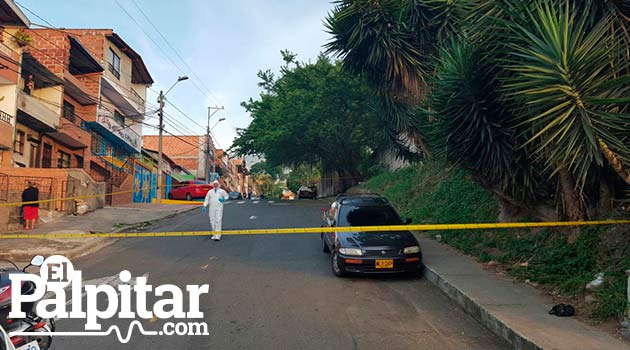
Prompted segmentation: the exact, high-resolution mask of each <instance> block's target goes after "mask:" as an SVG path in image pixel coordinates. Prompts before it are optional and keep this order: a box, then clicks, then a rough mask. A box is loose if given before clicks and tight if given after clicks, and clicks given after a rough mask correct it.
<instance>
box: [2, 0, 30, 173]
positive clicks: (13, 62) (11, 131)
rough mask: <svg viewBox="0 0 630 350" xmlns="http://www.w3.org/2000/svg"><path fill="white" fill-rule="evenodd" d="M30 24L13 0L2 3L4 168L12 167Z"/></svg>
mask: <svg viewBox="0 0 630 350" xmlns="http://www.w3.org/2000/svg"><path fill="white" fill-rule="evenodd" d="M29 25H30V21H29V19H28V18H27V17H26V16H25V15H24V13H22V11H21V10H20V8H19V7H18V6H17V5H16V4H15V2H13V0H0V166H3V167H10V166H11V162H12V151H13V144H14V140H15V125H16V113H17V102H18V91H19V90H20V89H19V86H18V85H19V80H20V79H19V78H20V67H21V62H22V47H23V44H24V43H21V42H20V41H19V40H18V38H20V37H21V34H22V33H23V32H24V30H25V29H26V28H28V26H29Z"/></svg>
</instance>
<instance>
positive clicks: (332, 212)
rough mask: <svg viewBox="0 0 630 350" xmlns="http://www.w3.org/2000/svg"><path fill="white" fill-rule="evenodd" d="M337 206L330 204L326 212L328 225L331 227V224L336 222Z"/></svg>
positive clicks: (336, 204)
mask: <svg viewBox="0 0 630 350" xmlns="http://www.w3.org/2000/svg"><path fill="white" fill-rule="evenodd" d="M338 207H339V204H338V203H337V202H334V203H333V204H331V206H330V209H329V210H328V217H327V220H328V225H332V223H333V222H337V212H338V210H337V209H338Z"/></svg>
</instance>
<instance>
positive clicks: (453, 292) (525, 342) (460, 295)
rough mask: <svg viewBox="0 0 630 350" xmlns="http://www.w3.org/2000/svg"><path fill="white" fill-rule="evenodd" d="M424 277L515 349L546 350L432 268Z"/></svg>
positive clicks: (427, 268)
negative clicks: (495, 315)
mask: <svg viewBox="0 0 630 350" xmlns="http://www.w3.org/2000/svg"><path fill="white" fill-rule="evenodd" d="M423 276H424V277H425V278H426V279H427V280H429V281H430V282H431V283H433V284H434V285H435V286H436V287H438V288H440V290H442V292H444V294H446V295H447V296H448V297H449V298H450V299H452V300H453V301H455V302H457V304H459V305H460V306H461V307H462V308H463V309H464V310H465V311H466V312H467V313H468V314H469V315H470V316H472V317H473V318H474V319H475V320H477V321H478V322H480V323H481V324H482V325H483V326H485V327H486V328H488V329H489V330H490V331H491V332H492V333H494V334H496V335H497V336H499V337H501V338H503V339H504V340H505V341H506V342H508V343H509V344H510V345H512V346H513V347H514V349H516V350H544V349H543V348H542V347H540V346H538V345H536V344H535V343H533V342H532V341H531V340H529V339H527V338H525V337H524V336H523V335H521V334H519V333H517V332H516V331H515V330H513V329H512V328H510V327H509V326H508V325H507V324H506V323H504V322H503V321H501V320H500V319H497V318H496V317H494V315H493V314H492V313H491V312H490V311H488V310H487V309H486V308H485V307H483V306H482V305H481V304H480V303H478V302H476V301H475V300H474V299H472V298H471V297H470V296H468V295H466V293H464V292H463V291H461V290H459V289H457V287H455V286H453V284H451V283H450V282H449V281H448V280H447V279H446V278H444V277H443V276H440V275H439V274H438V273H437V272H435V270H433V269H432V268H431V266H429V265H426V264H425V267H424V271H423Z"/></svg>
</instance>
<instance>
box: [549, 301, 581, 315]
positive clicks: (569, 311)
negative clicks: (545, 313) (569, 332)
mask: <svg viewBox="0 0 630 350" xmlns="http://www.w3.org/2000/svg"><path fill="white" fill-rule="evenodd" d="M549 314H550V315H556V316H558V317H569V316H573V315H575V308H574V307H573V306H571V305H568V304H558V305H556V306H554V307H552V308H551V310H549Z"/></svg>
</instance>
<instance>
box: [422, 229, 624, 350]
mask: <svg viewBox="0 0 630 350" xmlns="http://www.w3.org/2000/svg"><path fill="white" fill-rule="evenodd" d="M417 237H418V240H419V241H420V245H421V246H422V252H423V254H424V260H425V265H426V269H425V277H426V278H427V279H428V280H430V281H431V282H433V283H434V284H435V285H436V286H438V287H439V288H440V289H441V290H442V291H444V293H446V295H448V296H449V297H450V298H451V299H453V300H454V301H456V302H457V303H458V304H459V305H460V306H462V307H463V308H464V309H465V310H466V311H467V312H468V313H469V314H470V315H471V316H473V317H474V318H475V319H477V320H478V321H480V322H481V323H482V324H483V325H484V326H486V327H487V328H489V329H490V330H491V331H492V332H494V333H495V334H497V335H498V336H500V337H502V338H504V339H505V340H506V341H508V342H509V343H510V344H511V345H512V346H514V348H515V349H518V350H537V349H545V350H565V349H566V350H574V349H581V350H582V349H583V350H591V349H592V350H599V349H601V350H603V349H606V350H617V349H618V350H628V349H630V344H628V343H624V342H623V341H621V340H618V339H616V338H615V337H613V336H612V335H610V334H608V333H606V332H604V331H600V330H599V329H596V328H594V327H591V326H588V325H585V324H583V323H581V322H579V321H577V320H575V319H573V318H561V317H556V316H551V315H549V314H548V311H549V310H550V309H551V307H552V306H553V303H552V301H551V300H550V299H549V298H547V297H545V296H544V295H543V294H542V293H541V292H540V291H539V290H537V289H535V288H534V287H531V286H529V285H527V284H523V283H515V282H511V281H508V280H505V279H502V278H500V277H499V276H497V275H496V274H495V273H493V272H490V271H486V270H484V269H483V268H482V267H481V265H480V264H479V263H477V262H476V261H475V260H474V259H472V258H471V257H468V256H466V255H464V254H462V253H459V252H457V251H456V250H455V249H453V248H451V247H449V246H447V245H444V244H441V243H438V242H436V241H434V240H432V239H429V238H424V237H422V236H421V235H417Z"/></svg>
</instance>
